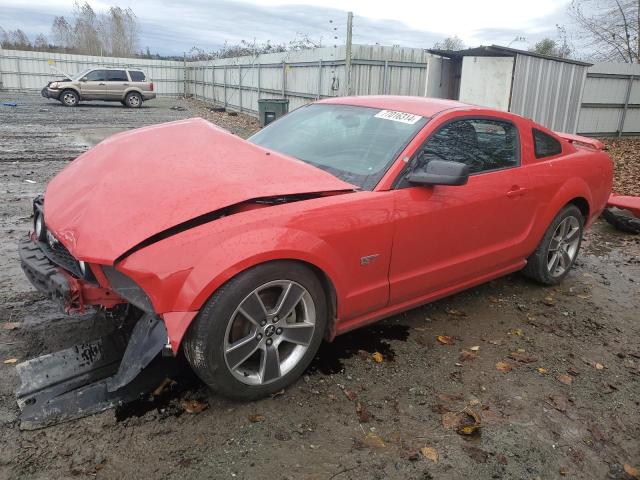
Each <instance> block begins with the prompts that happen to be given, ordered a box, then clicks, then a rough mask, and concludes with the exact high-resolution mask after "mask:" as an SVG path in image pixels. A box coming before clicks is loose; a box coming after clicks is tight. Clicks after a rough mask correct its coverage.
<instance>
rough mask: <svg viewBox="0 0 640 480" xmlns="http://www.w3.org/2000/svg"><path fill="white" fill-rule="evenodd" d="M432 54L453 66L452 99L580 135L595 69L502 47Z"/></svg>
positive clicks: (570, 61) (585, 65) (577, 62)
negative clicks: (590, 72) (586, 92)
mask: <svg viewBox="0 0 640 480" xmlns="http://www.w3.org/2000/svg"><path fill="white" fill-rule="evenodd" d="M430 52H431V53H433V54H437V55H441V56H444V57H447V58H450V59H451V60H452V62H453V63H452V67H451V69H452V71H453V75H452V78H451V80H450V81H451V84H452V91H453V92H454V94H453V95H452V98H455V99H458V100H460V101H463V102H468V103H473V104H477V105H483V106H488V107H493V108H499V109H501V110H508V111H510V112H514V113H517V114H519V115H523V116H525V117H528V118H531V119H533V120H535V121H536V122H538V123H540V124H542V125H545V126H546V127H548V128H550V129H552V130H556V131H563V132H570V133H575V132H576V129H577V127H578V117H579V112H580V104H581V99H582V92H583V90H584V85H585V80H586V77H587V69H588V67H589V66H590V65H591V64H589V63H585V62H579V61H577V60H569V59H562V58H557V57H548V56H545V55H538V54H535V53H532V52H527V51H524V50H516V49H513V48H507V47H500V46H497V45H492V46H490V47H478V48H471V49H468V50H459V51H442V50H430Z"/></svg>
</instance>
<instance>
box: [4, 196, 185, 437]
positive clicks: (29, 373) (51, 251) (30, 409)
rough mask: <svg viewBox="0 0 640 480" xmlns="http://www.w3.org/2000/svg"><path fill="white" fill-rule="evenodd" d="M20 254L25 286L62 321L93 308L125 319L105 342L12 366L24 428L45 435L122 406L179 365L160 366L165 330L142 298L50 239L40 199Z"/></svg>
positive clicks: (124, 281) (130, 285) (124, 280)
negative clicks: (60, 313)
mask: <svg viewBox="0 0 640 480" xmlns="http://www.w3.org/2000/svg"><path fill="white" fill-rule="evenodd" d="M19 253H20V260H21V265H22V269H23V270H24V272H25V274H26V276H27V278H28V279H29V280H30V282H31V283H32V284H33V285H34V287H35V288H36V289H37V290H39V291H40V292H42V293H45V294H46V295H48V296H49V297H51V298H52V299H53V300H55V301H57V302H58V303H60V305H61V307H62V309H63V310H64V311H65V312H66V313H69V314H72V313H84V312H85V311H86V310H87V308H90V307H91V306H97V307H100V308H104V309H107V311H121V312H127V311H128V312H129V314H128V315H127V319H128V321H123V322H122V324H121V325H114V327H116V328H115V329H114V331H113V332H112V333H111V334H110V335H108V336H106V337H103V338H99V339H96V340H94V341H90V342H87V343H82V344H79V345H75V346H72V347H70V348H66V349H64V350H61V351H58V352H54V353H49V354H47V355H44V356H41V357H38V358H34V359H32V360H28V361H26V362H23V363H21V364H19V365H18V366H17V371H18V375H19V377H20V381H21V385H20V387H19V388H18V389H17V390H16V397H17V401H18V405H19V407H20V410H21V428H23V429H29V430H31V429H37V428H42V427H45V426H48V425H53V424H56V423H60V422H63V421H67V420H71V419H75V418H81V417H84V416H87V415H91V414H94V413H98V412H101V411H103V410H106V409H108V408H112V407H115V406H118V405H121V404H124V403H127V402H129V401H132V400H135V399H137V398H138V397H140V396H141V395H144V394H146V393H148V392H149V391H151V390H153V389H154V388H155V387H156V386H157V385H158V384H159V383H161V382H162V380H164V379H165V378H166V377H167V376H168V375H171V374H172V372H173V371H175V369H176V368H177V365H176V362H175V361H171V360H169V359H164V358H162V355H161V353H162V352H163V349H165V346H167V341H168V338H167V330H166V328H165V325H164V322H163V321H162V319H161V318H160V317H159V316H158V315H157V314H155V313H154V312H153V309H152V307H151V302H150V301H149V299H148V298H147V296H146V294H145V293H144V292H143V291H142V289H140V288H139V287H137V285H135V282H133V281H132V280H131V279H129V278H128V277H126V276H125V275H123V274H122V273H120V272H118V271H117V270H116V269H115V268H112V267H100V266H97V265H88V264H84V263H83V262H81V261H78V260H77V259H75V258H74V257H73V256H72V255H71V254H70V253H69V251H68V250H67V249H66V248H65V247H64V245H62V243H61V242H59V241H58V240H57V239H56V238H55V236H54V235H53V234H52V233H51V232H48V231H47V229H46V225H45V222H44V209H43V199H42V197H38V198H37V199H36V200H35V201H34V232H33V233H32V234H31V235H30V236H29V237H28V238H27V239H25V240H23V241H22V242H20V245H19ZM98 278H99V279H100V280H98ZM121 307H125V308H121ZM132 319H133V321H131V320H132ZM167 351H169V350H167Z"/></svg>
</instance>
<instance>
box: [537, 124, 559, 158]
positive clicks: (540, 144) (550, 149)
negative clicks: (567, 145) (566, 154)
mask: <svg viewBox="0 0 640 480" xmlns="http://www.w3.org/2000/svg"><path fill="white" fill-rule="evenodd" d="M533 149H534V151H535V154H536V158H544V157H551V156H553V155H558V154H559V153H562V145H561V144H560V142H559V141H558V140H557V139H555V138H553V137H552V136H551V135H548V134H546V133H544V132H542V131H540V130H538V129H537V128H534V129H533Z"/></svg>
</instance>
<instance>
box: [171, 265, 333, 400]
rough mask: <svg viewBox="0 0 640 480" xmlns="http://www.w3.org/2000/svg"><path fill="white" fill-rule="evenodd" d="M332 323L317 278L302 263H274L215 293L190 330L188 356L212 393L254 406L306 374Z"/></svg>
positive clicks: (248, 271)
mask: <svg viewBox="0 0 640 480" xmlns="http://www.w3.org/2000/svg"><path fill="white" fill-rule="evenodd" d="M326 323H327V307H326V296H325V293H324V290H323V287H322V284H321V283H320V281H319V280H318V278H317V276H316V275H315V274H314V272H312V271H311V270H309V269H308V268H307V267H305V266H304V265H301V264H299V263H296V262H291V261H279V262H272V263H268V264H264V265H259V266H257V267H254V268H252V269H250V270H247V271H246V272H243V273H241V274H239V275H238V276H237V277H235V278H233V279H232V280H230V281H229V282H227V283H226V284H225V285H223V286H222V287H221V288H220V289H219V290H218V291H217V292H216V293H214V295H213V296H212V297H211V298H210V299H209V300H208V301H207V303H206V304H205V306H204V307H203V309H202V310H201V311H200V313H199V314H198V317H197V318H196V319H195V321H194V323H193V324H192V325H191V327H190V328H189V331H188V332H187V336H186V338H185V342H184V352H185V356H186V358H187V360H188V361H189V363H190V364H191V366H192V368H193V370H194V371H195V372H196V374H197V375H198V376H199V377H200V378H201V379H202V380H203V381H204V382H205V383H206V384H207V385H209V387H211V388H212V389H213V390H214V391H216V392H218V393H220V394H222V395H225V396H227V397H230V398H234V399H239V400H254V399H257V398H261V397H264V396H267V395H269V394H272V393H275V392H277V391H279V390H281V389H282V388H284V387H286V386H288V385H290V384H291V383H293V382H294V381H295V380H296V379H297V378H298V377H299V376H300V375H301V374H302V373H303V372H304V370H305V369H306V368H307V367H308V365H309V363H310V362H311V360H312V359H313V357H314V356H315V354H316V352H317V350H318V347H319V346H320V342H321V341H322V337H323V334H324V330H325V326H326Z"/></svg>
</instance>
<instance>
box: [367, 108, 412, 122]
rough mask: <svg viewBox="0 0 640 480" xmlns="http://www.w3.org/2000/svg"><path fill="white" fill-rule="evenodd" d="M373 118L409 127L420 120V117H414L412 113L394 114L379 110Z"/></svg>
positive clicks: (391, 111)
mask: <svg viewBox="0 0 640 480" xmlns="http://www.w3.org/2000/svg"><path fill="white" fill-rule="evenodd" d="M374 117H376V118H383V119H385V120H392V121H394V122H401V123H408V124H409V125H413V124H414V123H416V122H417V121H418V120H420V119H421V118H422V117H421V116H420V115H414V114H413V113H405V112H395V111H393V110H380V111H379V112H378V113H376V114H375V115H374Z"/></svg>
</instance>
